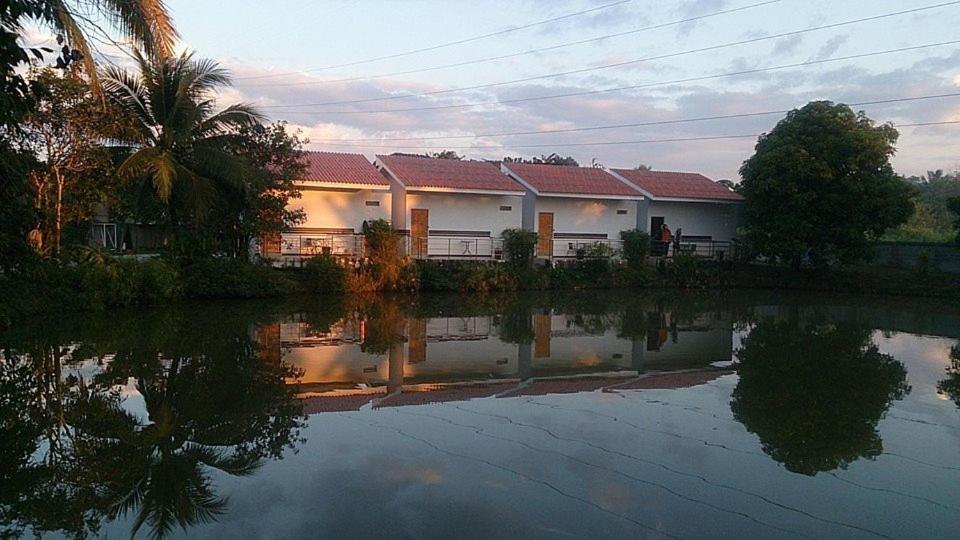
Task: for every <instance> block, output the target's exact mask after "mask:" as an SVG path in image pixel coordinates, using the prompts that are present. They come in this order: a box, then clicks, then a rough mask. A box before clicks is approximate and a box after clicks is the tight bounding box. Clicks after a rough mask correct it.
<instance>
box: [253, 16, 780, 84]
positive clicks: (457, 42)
mask: <svg viewBox="0 0 960 540" xmlns="http://www.w3.org/2000/svg"><path fill="white" fill-rule="evenodd" d="M632 1H633V0H619V1H617V2H613V3H610V4H604V5H602V6H597V7H595V8H590V9H585V10H583V11H577V12H575V13H568V14H566V15H561V16H559V17H552V18H550V19H544V20H541V21H536V22H532V23H528V24H525V25H522V26H514V27H511V28H504V29H502V30H497V31H495V32H490V33H488V34H481V35H477V36H472V37H468V38H463V39H458V40H455V41H448V42H446V43H440V44H437V45H430V46H429V47H422V48H419V49H412V50H409V51H404V52H399V53H393V54H388V55H384V56H375V57H373V58H367V59H365V60H354V61H352V62H346V63H343V64H334V65H330V66H323V67H315V68H310V69H305V70H301V71H292V72H288V73H271V74H268V75H254V76H250V77H238V78H237V80H239V79H267V78H271V77H282V76H285V75H296V74H299V73H303V72H305V71H325V70H328V69H335V68H341V67H348V66H357V65H360V64H369V63H371V62H378V61H380V60H389V59H391V58H400V57H403V56H410V55H414V54H419V53H422V52H427V51H435V50H437V49H443V48H446V47H452V46H454V45H462V44H464V43H470V42H472V41H479V40H481V39H487V38H491V37H494V36H501V35H503V34H509V33H511V32H517V31H519V30H526V29H527V28H533V27H534V26H540V25H544V24H550V23H553V22H557V21H561V20H564V19H570V18H572V17H578V16H580V15H586V14H587V13H593V12H595V11H601V10H604V9H609V8H612V7H615V6H619V5H621V4H628V3H630V2H632ZM777 1H779V0H777Z"/></svg>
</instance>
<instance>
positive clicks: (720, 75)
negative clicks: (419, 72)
mask: <svg viewBox="0 0 960 540" xmlns="http://www.w3.org/2000/svg"><path fill="white" fill-rule="evenodd" d="M958 43H960V40H951V41H940V42H937V43H928V44H925V45H914V46H911V47H899V48H896V49H887V50H883V51H873V52H868V53H860V54H853V55H848V56H838V57H835V58H824V59H820V60H807V61H805V62H796V63H792V64H782V65H779V66H768V67H763V68H755V69H746V70H740V71H731V72H726V73H716V74H713V75H703V76H698V77H688V78H685V79H674V80H669V81H659V82H651V83H643V84H634V85H629V86H618V87H613V88H604V89H599V90H583V91H578V92H565V93H561V94H549V95H545V96H532V97H525V98H514V99H503V100H496V101H480V102H474V103H458V104H451V105H434V106H429V107H407V108H403V109H378V110H360V111H356V110H354V111H347V110H341V111H323V110H321V111H295V112H299V113H304V114H306V113H313V114H379V113H397V112H412V111H432V110H441V109H462V108H472V107H481V106H486V105H506V104H511V103H524V102H530V101H543V100H547V99H557V98H564V97H575V96H589V95H597V94H606V93H611V92H620V91H623V90H636V89H640V88H652V87H656V86H667V85H671V84H681V83H688V82H699V81H706V80H711V79H720V78H726V77H736V76H740V75H752V74H756V73H766V72H770V71H777V70H781V69H790V68H795V67H806V66H813V65H818V64H826V63H830V62H840V61H843V60H855V59H860V58H869V57H873V56H881V55H885V54H894V53H900V52H906V51H917V50H922V49H929V48H932V47H942V46H945V45H956V44H958ZM315 105H318V104H311V103H302V104H290V105H274V106H272V107H271V106H263V107H261V109H270V108H293V107H310V106H315Z"/></svg>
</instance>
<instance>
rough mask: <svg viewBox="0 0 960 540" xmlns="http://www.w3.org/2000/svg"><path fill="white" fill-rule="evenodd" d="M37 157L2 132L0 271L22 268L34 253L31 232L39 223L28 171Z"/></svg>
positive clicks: (0, 163) (0, 164)
mask: <svg viewBox="0 0 960 540" xmlns="http://www.w3.org/2000/svg"><path fill="white" fill-rule="evenodd" d="M35 162H36V158H35V157H34V156H33V155H32V154H30V153H28V152H24V151H22V150H19V149H15V148H13V147H12V146H11V145H10V144H8V141H7V140H5V139H4V138H3V137H2V136H0V201H3V203H2V204H0V271H2V272H10V271H13V270H16V269H18V267H19V266H21V265H22V264H23V263H24V261H26V259H27V258H28V257H29V256H30V255H31V253H32V250H31V249H30V246H29V244H27V234H28V233H29V232H30V230H31V229H33V228H34V226H36V223H37V219H38V216H37V212H36V210H35V208H34V204H33V197H32V192H31V189H30V184H29V182H28V180H27V173H28V171H29V170H30V168H32V167H34V166H35Z"/></svg>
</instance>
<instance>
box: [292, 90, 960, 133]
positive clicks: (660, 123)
mask: <svg viewBox="0 0 960 540" xmlns="http://www.w3.org/2000/svg"><path fill="white" fill-rule="evenodd" d="M949 97H960V92H953V93H949V94H930V95H924V96H911V97H902V98H892V99H879V100H873V101H858V102H855V103H846V105H848V106H850V107H862V106H865V105H886V104H890V103H904V102H909V101H921V100H928V99H942V98H949ZM788 112H790V109H779V110H773V111H760V112H749V113H738V114H721V115H715V116H697V117H693V118H677V119H674V120H652V121H648V122H631V123H628V124H606V125H600V126H586V127H575V128H557V129H540V130H531V131H500V132H493V133H477V134H473V135H437V136H432V137H367V138H362V139H313V138H311V139H310V140H311V142H317V143H325V142H385V141H430V140H449V139H474V138H476V139H480V138H489V137H514V136H518V135H546V134H552V133H576V132H583V131H600V130H607V129H622V128H636V127H648V126H665V125H670V124H687V123H692V122H703V121H707V120H730V119H734V118H752V117H756V116H769V115H774V114H786V113H788Z"/></svg>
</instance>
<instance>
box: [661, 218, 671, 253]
mask: <svg viewBox="0 0 960 540" xmlns="http://www.w3.org/2000/svg"><path fill="white" fill-rule="evenodd" d="M672 240H673V233H671V232H670V227H667V224H666V223H664V224H663V225H661V226H660V243H661V244H662V245H663V256H664V257H666V256H667V255H669V254H670V242H671V241H672Z"/></svg>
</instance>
